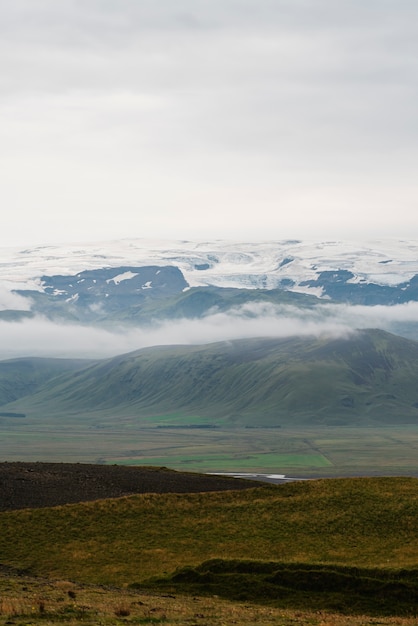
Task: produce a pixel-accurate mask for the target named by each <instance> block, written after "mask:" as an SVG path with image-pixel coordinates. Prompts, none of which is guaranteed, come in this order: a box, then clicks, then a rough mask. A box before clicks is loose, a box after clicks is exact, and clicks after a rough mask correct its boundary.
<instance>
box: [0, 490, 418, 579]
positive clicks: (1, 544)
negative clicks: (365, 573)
mask: <svg viewBox="0 0 418 626" xmlns="http://www.w3.org/2000/svg"><path fill="white" fill-rule="evenodd" d="M417 487H418V479H413V478H410V479H408V478H358V479H335V480H318V481H306V482H299V483H291V484H286V485H282V486H278V487H271V486H266V487H259V488H255V489H254V490H249V491H244V492H224V493H219V492H217V493H205V494H168V495H167V494H165V495H158V494H145V495H138V496H131V497H126V498H122V499H115V500H105V501H99V502H94V503H84V504H78V505H67V506H61V507H56V508H51V509H35V510H21V511H13V512H4V513H1V514H0V553H1V555H2V557H1V560H2V562H3V563H5V564H8V565H12V566H15V567H20V568H29V569H30V570H31V571H32V572H33V573H37V574H42V575H50V576H51V575H52V576H55V577H62V576H65V577H69V578H73V579H75V580H79V581H84V582H96V583H115V584H125V583H132V582H135V581H141V580H142V581H143V580H145V579H147V578H149V577H150V576H155V575H159V576H161V575H163V574H165V573H169V572H171V571H173V570H174V569H175V568H177V567H179V566H185V565H197V564H199V563H201V562H202V561H204V560H207V559H212V558H228V559H257V560H264V561H266V560H267V561H271V560H274V561H280V562H287V563H294V562H297V563H310V564H321V563H322V564H324V563H328V564H340V565H352V566H358V567H360V566H361V567H373V568H375V567H379V568H410V567H416V566H417V565H418V545H417V542H416V536H417V533H418V489H417ZM104 546H105V549H104Z"/></svg>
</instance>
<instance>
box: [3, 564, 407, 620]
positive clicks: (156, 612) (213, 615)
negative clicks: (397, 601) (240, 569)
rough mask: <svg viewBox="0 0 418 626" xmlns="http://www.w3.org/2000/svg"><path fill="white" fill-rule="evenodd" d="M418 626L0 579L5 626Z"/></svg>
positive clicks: (193, 598)
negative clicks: (128, 625)
mask: <svg viewBox="0 0 418 626" xmlns="http://www.w3.org/2000/svg"><path fill="white" fill-rule="evenodd" d="M10 624H14V625H15V626H59V625H61V624H66V625H70V626H75V625H76V624H83V625H85V626H111V625H118V624H132V625H133V624H144V625H147V624H148V625H152V624H162V625H164V626H209V625H210V626H230V625H231V626H232V625H233V624H235V625H236V624H238V625H239V626H254V625H257V626H276V625H277V626H294V625H295V624H298V625H300V626H377V625H379V626H413V625H414V624H416V619H414V618H407V617H404V618H402V617H379V618H373V617H370V616H367V615H355V616H344V615H339V614H337V613H334V612H326V611H300V610H297V611H295V610H289V609H283V608H275V607H267V606H260V605H257V604H252V603H250V604H249V603H248V602H247V603H242V602H228V601H226V600H223V599H221V598H218V597H196V596H182V595H173V594H162V593H160V594H157V593H144V592H135V591H133V590H127V589H116V588H105V587H99V586H93V585H81V584H77V583H73V582H69V581H65V580H60V581H57V580H54V581H48V580H40V579H36V578H33V577H30V576H27V575H23V576H22V575H20V576H11V575H10V574H8V575H0V626H6V625H10Z"/></svg>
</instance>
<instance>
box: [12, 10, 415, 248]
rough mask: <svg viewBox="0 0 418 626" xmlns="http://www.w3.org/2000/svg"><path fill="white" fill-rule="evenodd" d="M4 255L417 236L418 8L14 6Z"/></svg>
mask: <svg viewBox="0 0 418 626" xmlns="http://www.w3.org/2000/svg"><path fill="white" fill-rule="evenodd" d="M0 77H1V78H0V181H1V184H0V206H1V207H2V209H1V210H2V217H3V220H2V228H1V229H0V231H1V232H0V246H27V245H31V244H33V245H35V244H41V243H60V242H72V241H74V242H77V241H96V240H106V239H115V238H124V237H151V238H156V237H159V238H164V239H172V238H175V239H214V238H220V239H234V240H243V241H252V240H263V239H270V240H271V239H283V238H302V239H303V238H309V239H324V238H330V237H337V238H350V239H353V238H362V239H364V238H369V237H399V238H402V237H408V238H413V237H418V218H417V217H416V215H417V212H416V208H417V199H418V182H417V176H416V174H417V172H416V169H417V163H418V109H417V106H416V103H417V101H418V93H417V92H418V3H417V2H416V1H415V0H339V1H338V2H336V1H335V0H60V1H59V2H57V0H13V2H10V1H9V0H0Z"/></svg>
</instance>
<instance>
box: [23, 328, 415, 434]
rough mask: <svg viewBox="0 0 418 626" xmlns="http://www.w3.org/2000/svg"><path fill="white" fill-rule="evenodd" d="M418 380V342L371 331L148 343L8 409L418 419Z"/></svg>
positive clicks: (203, 419)
mask: <svg viewBox="0 0 418 626" xmlns="http://www.w3.org/2000/svg"><path fill="white" fill-rule="evenodd" d="M417 380H418V342H414V341H411V340H407V339H404V338H401V337H397V336H395V335H391V334H389V333H386V332H384V331H379V330H368V331H358V332H356V333H354V334H352V335H351V336H349V337H347V338H338V339H335V338H319V339H318V338H312V337H305V338H301V337H291V338H286V339H277V338H276V339H272V338H262V339H246V340H236V341H228V342H221V343H216V344H211V345H205V346H169V347H154V348H147V349H144V350H140V351H138V352H134V353H131V354H127V355H122V356H119V357H117V358H114V359H110V360H106V361H103V362H101V363H99V364H97V365H94V366H92V367H90V368H87V369H85V370H83V371H78V372H75V373H71V374H68V375H67V376H64V377H61V378H60V379H59V380H57V381H52V382H51V383H49V384H46V385H45V386H44V387H43V388H42V389H41V390H39V391H38V393H36V394H35V395H32V396H31V397H30V398H24V399H22V400H21V401H18V402H16V403H14V404H13V405H11V407H10V408H11V409H13V410H18V411H22V412H25V413H27V415H28V417H29V418H32V417H35V418H36V416H45V415H48V414H49V415H61V416H67V417H68V416H71V415H77V414H80V413H82V414H83V420H84V421H85V420H88V419H89V417H90V418H91V417H94V418H97V416H98V415H100V416H101V417H102V418H103V419H104V421H106V419H105V418H106V416H107V417H108V420H107V421H108V423H109V422H111V421H112V420H114V418H115V416H124V417H125V418H127V419H130V420H131V422H132V423H133V424H141V423H144V424H149V419H148V418H149V417H153V419H154V423H158V424H160V425H184V424H186V425H190V424H195V425H200V426H202V425H203V426H204V425H206V426H208V425H209V426H216V425H217V426H252V427H254V426H262V427H277V426H284V425H285V426H288V425H300V424H303V425H308V424H309V425H333V426H340V425H362V426H365V425H385V424H408V423H411V424H416V423H418V389H417V385H416V381H417Z"/></svg>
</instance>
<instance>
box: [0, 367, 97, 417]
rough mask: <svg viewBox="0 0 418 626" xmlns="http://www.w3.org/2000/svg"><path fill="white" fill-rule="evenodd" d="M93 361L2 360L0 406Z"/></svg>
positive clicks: (0, 368) (0, 369)
mask: <svg viewBox="0 0 418 626" xmlns="http://www.w3.org/2000/svg"><path fill="white" fill-rule="evenodd" d="M91 363H92V361H91V360H88V359H52V358H51V359H48V358H21V359H10V360H7V361H0V407H1V405H3V404H7V403H9V402H13V400H16V399H17V398H21V397H22V396H26V395H30V394H32V393H34V392H36V391H37V390H38V389H39V387H41V386H42V385H43V384H45V383H46V382H47V381H50V380H52V379H53V378H56V377H57V376H59V375H60V374H62V373H64V372H73V371H74V370H78V369H82V368H84V367H87V366H88V365H90V364H91Z"/></svg>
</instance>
